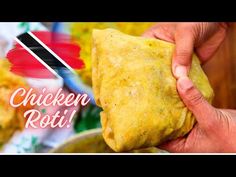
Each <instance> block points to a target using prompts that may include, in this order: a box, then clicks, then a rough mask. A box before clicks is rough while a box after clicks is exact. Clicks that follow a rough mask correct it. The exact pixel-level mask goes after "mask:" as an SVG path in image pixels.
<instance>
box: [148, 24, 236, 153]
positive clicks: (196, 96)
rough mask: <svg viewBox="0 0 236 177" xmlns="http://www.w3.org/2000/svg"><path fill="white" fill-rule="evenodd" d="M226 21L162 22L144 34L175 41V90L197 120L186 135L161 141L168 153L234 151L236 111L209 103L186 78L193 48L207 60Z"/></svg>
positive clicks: (218, 43) (219, 39)
mask: <svg viewBox="0 0 236 177" xmlns="http://www.w3.org/2000/svg"><path fill="white" fill-rule="evenodd" d="M227 28H228V24H226V23H161V24H157V25H156V26H154V27H153V28H151V29H150V30H148V31H147V32H146V33H145V34H144V36H145V37H154V38H159V39H162V40H165V41H168V42H172V43H175V44H176V48H175V52H174V55H173V62H172V72H173V75H174V76H175V77H176V78H177V90H178V92H179V95H180V97H181V98H182V100H183V102H184V103H185V105H186V106H187V107H188V109H189V110H190V111H192V113H193V114H194V116H195V117H196V119H197V123H196V124H195V126H194V127H193V129H192V130H191V132H190V133H189V134H188V135H186V136H185V137H182V138H178V139H176V140H173V141H170V142H167V143H165V144H162V145H161V146H160V148H162V149H165V150H167V151H169V152H236V110H223V109H216V108H214V107H213V106H211V105H210V104H209V103H208V102H207V101H206V100H205V99H204V98H203V96H202V95H201V93H200V92H199V91H198V90H197V89H196V88H195V87H194V85H193V83H192V82H191V80H190V79H189V78H188V77H187V74H188V71H189V69H190V65H191V58H192V54H193V51H194V50H195V53H196V54H197V55H198V57H199V59H200V61H201V62H202V63H204V62H206V61H208V60H209V59H210V58H211V56H212V55H213V54H214V53H215V52H216V50H217V49H218V48H219V46H220V44H221V43H222V41H223V40H224V38H225V35H226V31H227Z"/></svg>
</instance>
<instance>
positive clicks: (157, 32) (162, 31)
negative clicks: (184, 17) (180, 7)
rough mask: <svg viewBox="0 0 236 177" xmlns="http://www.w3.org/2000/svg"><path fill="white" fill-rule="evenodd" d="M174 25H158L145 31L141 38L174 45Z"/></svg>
mask: <svg viewBox="0 0 236 177" xmlns="http://www.w3.org/2000/svg"><path fill="white" fill-rule="evenodd" d="M174 31H175V23H158V24H157V25H155V26H153V27H152V28H150V29H149V30H147V31H146V32H145V33H144V34H143V37H149V38H157V39H161V40H164V41H167V42H171V43H174Z"/></svg>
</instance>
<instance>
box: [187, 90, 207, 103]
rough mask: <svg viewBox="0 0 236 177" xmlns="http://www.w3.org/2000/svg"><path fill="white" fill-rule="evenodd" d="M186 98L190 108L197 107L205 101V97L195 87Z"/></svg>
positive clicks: (188, 92)
mask: <svg viewBox="0 0 236 177" xmlns="http://www.w3.org/2000/svg"><path fill="white" fill-rule="evenodd" d="M186 96H187V99H188V101H189V106H197V105H199V104H201V103H202V102H203V101H204V99H203V96H202V95H201V94H200V93H199V92H198V91H197V90H196V89H195V88H194V87H192V88H191V89H189V90H188V91H187V93H186Z"/></svg>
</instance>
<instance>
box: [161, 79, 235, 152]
mask: <svg viewBox="0 0 236 177" xmlns="http://www.w3.org/2000/svg"><path fill="white" fill-rule="evenodd" d="M177 90H178V92H179V95H180V97H181V98H182V100H183V102H184V103H185V105H186V106H187V107H188V109H189V110H190V111H191V112H192V113H193V114H194V116H195V117H196V120H197V123H196V124H195V126H194V127H193V129H192V130H191V131H190V133H189V134H188V135H186V136H185V137H182V138H178V139H176V140H173V141H170V142H167V143H165V144H162V145H161V146H160V148H161V149H164V150H167V151H169V152H211V153H213V152H236V110H227V109H216V108H214V107H213V106H211V105H210V104H209V103H208V102H207V101H206V100H205V99H204V97H203V96H202V95H201V93H200V92H199V91H198V90H197V89H196V88H195V86H194V85H193V83H192V81H191V80H190V79H189V78H188V77H181V78H179V79H178V80H177Z"/></svg>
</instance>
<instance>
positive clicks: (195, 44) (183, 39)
mask: <svg viewBox="0 0 236 177" xmlns="http://www.w3.org/2000/svg"><path fill="white" fill-rule="evenodd" d="M228 26H229V25H228V23H206V22H204V23H203V22H202V23H158V24H157V25H155V26H154V27H152V28H150V29H149V30H148V31H146V32H145V33H144V35H143V36H144V37H153V38H158V39H162V40H165V41H168V42H172V43H175V44H176V48H175V51H174V55H173V62H172V72H173V75H174V76H175V77H176V78H177V79H178V78H179V77H181V76H187V74H188V71H189V69H190V66H191V60H192V54H193V51H195V53H196V54H197V56H198V57H199V59H200V61H201V62H202V63H204V62H206V61H208V60H209V59H210V58H211V57H212V55H213V54H214V53H215V52H216V50H217V49H218V48H219V46H220V44H221V43H222V41H223V40H224V38H225V36H226V31H227V28H228Z"/></svg>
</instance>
